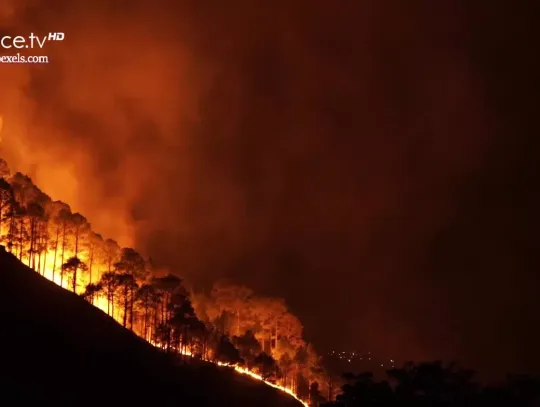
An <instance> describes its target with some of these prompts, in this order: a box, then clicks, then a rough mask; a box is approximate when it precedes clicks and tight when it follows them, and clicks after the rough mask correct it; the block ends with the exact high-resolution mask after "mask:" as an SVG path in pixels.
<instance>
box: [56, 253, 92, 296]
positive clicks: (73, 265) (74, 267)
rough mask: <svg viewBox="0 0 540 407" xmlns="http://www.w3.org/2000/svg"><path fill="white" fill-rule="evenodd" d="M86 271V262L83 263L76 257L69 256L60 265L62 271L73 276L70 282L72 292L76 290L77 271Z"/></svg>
mask: <svg viewBox="0 0 540 407" xmlns="http://www.w3.org/2000/svg"><path fill="white" fill-rule="evenodd" d="M79 270H80V271H86V270H88V268H87V266H86V264H84V263H83V262H82V261H81V260H80V259H79V258H78V257H75V256H73V257H70V258H69V259H68V260H67V261H66V262H65V263H64V264H63V265H62V271H63V272H65V273H66V272H67V273H68V274H71V275H72V276H73V279H72V282H73V286H72V290H73V292H76V290H77V272H78V271H79Z"/></svg>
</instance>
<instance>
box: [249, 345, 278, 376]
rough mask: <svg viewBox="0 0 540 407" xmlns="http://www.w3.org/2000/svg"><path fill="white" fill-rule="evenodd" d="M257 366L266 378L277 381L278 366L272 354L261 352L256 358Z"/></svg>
mask: <svg viewBox="0 0 540 407" xmlns="http://www.w3.org/2000/svg"><path fill="white" fill-rule="evenodd" d="M254 362H255V366H256V368H257V370H258V371H259V373H260V375H261V376H262V378H263V379H264V380H270V381H275V379H276V376H277V372H278V367H277V364H276V361H275V360H274V358H273V357H272V356H270V355H269V354H268V353H266V352H261V353H260V354H259V355H258V356H257V357H256V358H255V360H254Z"/></svg>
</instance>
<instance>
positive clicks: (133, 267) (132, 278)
mask: <svg viewBox="0 0 540 407" xmlns="http://www.w3.org/2000/svg"><path fill="white" fill-rule="evenodd" d="M114 268H115V271H116V273H117V275H118V278H119V284H120V285H121V286H123V287H124V289H125V290H127V291H125V292H124V305H125V306H127V305H128V304H129V307H130V309H129V311H130V313H129V315H130V321H129V322H130V327H131V329H133V304H134V303H135V290H136V288H137V281H144V280H145V279H146V277H147V268H146V262H145V261H144V259H143V258H142V256H141V255H140V254H139V253H137V252H136V251H135V250H133V249H131V248H124V249H122V251H121V253H120V260H119V261H118V262H117V263H115V265H114ZM128 295H129V297H130V298H129V300H128V299H127V296H128ZM126 316H127V309H124V326H126V321H125V319H126Z"/></svg>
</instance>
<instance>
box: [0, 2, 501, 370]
mask: <svg viewBox="0 0 540 407" xmlns="http://www.w3.org/2000/svg"><path fill="white" fill-rule="evenodd" d="M128 3H129V4H128ZM210 3H214V4H210ZM210 3H208V2H206V3H205V4H204V5H203V4H201V3H200V2H195V1H187V0H186V1H174V2H173V1H142V0H141V1H138V2H123V1H118V0H117V1H102V2H98V3H96V2H93V1H77V2H75V1H67V0H66V1H55V2H47V3H45V1H30V0H28V1H27V2H26V3H25V2H22V1H13V2H6V1H4V2H3V3H2V8H0V16H2V17H1V20H0V21H1V23H0V24H2V26H0V29H2V31H6V32H16V33H17V34H19V35H28V34H29V33H30V32H34V33H36V34H38V33H39V34H40V35H45V34H46V33H48V32H64V33H65V35H66V39H65V41H63V42H59V43H54V44H47V45H46V47H45V48H44V49H43V53H44V54H47V55H48V56H49V59H50V64H49V65H47V66H31V65H24V66H22V65H18V66H17V65H9V66H7V65H3V66H2V67H1V69H2V71H1V76H0V87H1V89H2V96H1V98H0V114H1V115H2V116H3V118H4V129H3V130H2V142H1V144H0V154H2V155H3V156H4V157H5V158H6V159H7V160H8V162H10V164H11V165H12V166H14V167H16V169H17V170H21V171H23V172H26V173H28V174H29V175H30V176H32V177H33V178H34V180H35V181H36V183H37V184H38V185H40V186H41V187H42V188H43V189H44V190H45V191H46V192H48V193H49V194H50V195H51V196H52V197H53V198H55V199H62V200H65V201H67V202H69V203H70V204H71V205H72V206H73V208H74V209H75V210H77V211H81V212H83V213H84V214H85V215H86V216H87V217H88V219H89V220H90V221H91V222H92V223H93V225H94V227H95V229H96V230H97V231H100V232H101V233H103V234H104V235H107V236H111V237H113V238H116V239H118V240H119V241H120V243H121V244H124V245H135V246H136V247H137V248H138V249H139V250H141V251H142V252H143V253H145V254H147V255H151V256H152V257H153V259H154V261H156V262H157V263H158V264H160V265H162V266H166V267H169V268H170V269H172V270H174V271H176V272H178V273H179V274H181V275H183V276H186V277H188V278H189V279H191V280H193V281H196V282H198V283H201V284H204V283H208V282H211V281H214V280H216V279H217V278H219V277H224V276H226V277H232V278H235V279H236V280H239V282H241V283H245V284H248V285H251V286H253V287H254V288H255V289H256V290H257V291H262V293H263V294H269V295H282V296H284V297H286V298H287V301H288V302H289V303H290V304H291V306H292V309H293V311H296V313H298V314H299V316H300V319H301V320H302V321H303V322H304V323H305V325H306V332H307V333H308V335H311V337H312V339H314V340H315V342H316V343H317V341H318V342H319V343H321V344H322V345H323V346H330V344H337V345H338V346H340V345H343V346H355V347H359V348H363V349H358V350H371V351H372V352H380V353H384V354H386V355H389V356H393V357H395V358H397V357H399V356H400V355H403V357H422V358H424V357H428V358H430V357H438V356H441V357H449V358H451V357H463V358H464V359H467V360H468V359H471V358H470V357H469V356H470V355H471V354H474V352H476V351H477V350H478V349H477V348H475V349H473V350H471V349H472V348H471V346H469V347H468V344H467V343H468V342H467V341H469V339H470V338H471V336H470V335H472V334H470V331H465V330H464V329H465V328H463V327H461V326H460V323H457V322H455V321H460V320H461V319H462V318H463V316H464V315H466V314H467V313H469V312H472V313H475V314H474V315H476V316H478V318H480V317H481V315H483V314H482V313H483V312H484V311H483V310H474V309H473V306H472V305H471V304H472V303H471V302H469V303H467V304H468V305H464V306H463V308H464V309H465V310H466V311H463V310H462V309H461V305H462V304H460V301H461V300H459V298H460V293H461V292H462V291H460V290H462V288H463V286H464V285H466V283H464V280H463V279H464V277H463V275H461V274H460V275H459V276H457V277H456V278H453V277H450V276H449V275H448V274H444V278H439V277H438V274H437V273H436V272H435V270H434V269H437V267H439V265H441V264H446V262H447V260H448V258H449V257H451V256H454V255H455V253H456V252H460V251H461V253H465V252H467V253H469V252H468V250H469V247H470V246H466V245H465V243H463V245H464V246H466V247H465V248H463V247H461V246H460V244H462V243H460V242H455V241H454V242H453V244H454V246H453V247H446V248H445V249H444V250H443V249H441V247H443V246H444V244H442V243H441V242H443V241H445V239H446V237H447V236H446V235H447V234H448V233H450V232H448V230H449V228H451V227H452V225H453V224H454V223H455V222H458V221H462V220H463V219H466V218H467V216H468V215H463V216H462V215H461V214H460V213H459V211H460V210H465V209H463V208H464V205H465V204H464V200H465V199H469V198H468V197H469V196H470V194H469V192H470V190H469V189H470V188H474V187H471V182H472V181H470V180H471V179H474V180H476V179H480V178H481V175H482V174H484V173H487V171H488V169H489V168H490V167H489V165H490V164H489V163H490V160H492V159H493V157H494V152H495V151H499V150H498V147H499V143H500V140H499V139H496V138H494V137H493V134H494V131H495V130H494V129H493V127H494V126H495V124H494V123H495V110H494V108H493V105H492V104H491V103H492V101H491V100H489V99H488V97H487V93H486V92H487V89H486V86H487V80H486V78H484V77H483V76H481V75H480V74H481V73H482V69H484V68H485V66H481V65H479V64H478V61H476V60H475V58H476V55H475V54H474V52H476V51H477V49H476V48H475V46H476V45H475V44H476V43H475V42H474V41H473V40H479V39H478V38H479V37H478V35H477V32H476V31H473V28H472V27H473V24H471V21H472V20H471V21H469V20H468V18H470V17H471V14H470V10H466V8H465V7H461V3H460V2H439V3H437V5H434V4H432V3H431V2H426V3H425V4H424V5H421V2H418V3H416V4H415V5H412V4H408V5H407V6H405V5H404V3H401V2H391V1H390V2H388V3H386V4H384V5H383V4H382V2H381V3H377V5H375V3H374V2H360V1H355V2H352V1H351V2H349V1H341V2H340V6H335V7H330V6H328V4H327V2H317V1H314V2H303V1H297V2H293V3H294V4H291V3H285V2H280V1H277V2H267V3H266V4H265V5H264V7H262V6H261V4H258V5H255V2H250V1H247V0H246V1H237V2H234V7H233V5H232V4H231V3H230V2H227V4H226V5H225V3H224V2H217V1H216V2H210ZM45 4H46V5H45ZM463 4H464V3H463ZM2 27H4V28H2ZM487 36H488V35H487V34H486V37H487ZM479 41H480V40H479ZM478 52H480V51H478ZM499 130H500V129H497V131H499ZM467 194H468V195H467ZM465 196H466V198H465ZM471 199H472V198H471ZM465 206H466V205H465ZM458 223H459V222H458ZM471 223H473V222H469V225H470V224H471ZM452 233H453V232H452ZM466 233H467V232H465V234H466ZM479 233H480V232H479ZM466 238H467V236H465V237H464V239H466ZM470 245H471V246H474V242H470ZM432 250H433V252H432ZM434 252H436V253H438V256H439V257H437V259H435V260H433V253H434ZM470 255H471V256H475V253H470ZM495 263H496V261H495ZM464 267H467V265H465V266H464ZM471 272H475V270H471ZM499 283H500V281H499V282H497V283H496V284H497V287H498V288H497V289H496V291H497V290H499V289H500V287H502V286H503V285H504V284H503V285H499ZM494 284H495V283H494ZM497 292H499V291H497ZM441 296H442V297H444V302H441V300H440V299H441V298H442V297H441ZM494 297H496V295H494ZM491 300H493V301H496V299H493V298H492V299H490V301H491ZM471 301H473V302H474V300H471ZM467 306H468V307H469V308H467ZM458 308H459V310H458ZM452 321H453V322H452ZM454 322H455V323H454ZM493 323H494V324H496V323H495V322H493ZM492 328H493V327H492ZM493 329H496V327H495V328H493ZM456 330H457V331H456ZM329 332H332V334H331V333H329ZM468 335H469V336H468ZM474 335H477V336H475V338H478V337H480V336H478V335H480V334H479V333H478V332H476V333H474ZM366 348H369V349H366ZM484 356H485V358H488V355H487V353H486V355H483V357H484ZM483 361H484V362H485V360H484V359H483Z"/></svg>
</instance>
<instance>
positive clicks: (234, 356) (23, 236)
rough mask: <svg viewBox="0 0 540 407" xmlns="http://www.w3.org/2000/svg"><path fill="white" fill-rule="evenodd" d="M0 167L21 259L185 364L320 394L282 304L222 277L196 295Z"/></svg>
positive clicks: (8, 236) (321, 375)
mask: <svg viewBox="0 0 540 407" xmlns="http://www.w3.org/2000/svg"><path fill="white" fill-rule="evenodd" d="M0 171H1V173H0V177H1V178H0V238H1V242H2V244H3V245H4V246H5V249H6V251H8V252H10V253H11V254H13V255H14V256H15V257H17V258H18V259H19V260H20V261H21V262H22V263H24V264H25V265H27V266H28V267H30V268H31V269H33V270H34V271H36V272H37V273H39V274H40V275H42V276H43V277H45V278H47V279H48V280H50V281H53V282H54V283H56V284H58V285H59V286H61V287H63V288H64V289H66V290H70V291H72V292H74V293H76V294H78V295H80V296H81V297H83V298H84V299H85V300H87V301H88V302H90V303H91V304H93V305H94V306H95V307H97V308H99V309H101V310H102V311H103V312H105V313H106V314H107V315H109V316H110V317H112V318H114V319H115V320H116V321H117V322H118V323H119V324H121V325H122V326H123V327H125V328H127V329H130V330H131V331H133V332H134V333H136V334H137V335H138V336H140V337H141V338H143V339H145V340H146V341H148V342H150V343H151V344H153V345H154V346H157V347H159V348H160V349H162V350H163V351H164V352H166V353H170V354H178V355H179V357H181V358H182V359H183V360H184V361H185V362H186V363H190V362H195V360H203V361H208V362H213V363H216V364H219V365H226V366H231V367H233V368H234V369H235V370H236V371H237V372H239V373H242V374H245V375H248V376H250V377H252V378H254V379H257V380H262V381H265V382H266V383H267V384H269V385H270V386H272V387H276V388H278V389H280V390H282V391H284V392H286V393H288V394H290V395H292V396H294V397H295V398H297V399H298V400H300V401H301V400H310V399H312V398H313V397H320V394H321V393H323V392H325V391H328V389H326V387H325V386H326V385H327V383H328V382H329V380H328V379H327V377H326V374H325V372H324V369H323V367H322V365H321V359H320V358H319V356H318V355H317V354H316V353H315V351H314V349H313V347H312V346H311V345H310V344H309V343H306V341H304V339H303V338H302V324H301V322H300V321H299V319H298V318H297V317H295V316H294V315H292V314H291V313H290V312H289V311H288V309H287V305H286V304H285V302H284V300H282V299H279V298H269V297H261V296H257V295H256V294H255V293H254V292H253V291H252V290H250V289H249V288H247V287H245V286H240V285H235V284H233V283H230V282H228V281H218V282H216V283H215V284H214V286H213V287H212V289H211V290H210V291H209V292H204V291H196V290H194V289H192V288H191V287H190V286H189V284H187V283H186V282H185V281H183V280H182V279H181V278H180V277H178V276H177V275H176V274H175V273H169V272H164V271H163V270H157V269H156V268H155V267H154V266H153V264H152V261H151V260H150V259H146V258H144V256H142V255H141V254H140V253H138V252H137V251H136V250H134V249H132V248H123V247H120V245H119V244H118V243H117V242H116V241H114V240H112V239H108V238H106V237H103V236H101V235H100V234H99V233H97V232H96V231H94V230H93V229H92V226H91V224H90V223H89V221H88V220H87V219H86V218H85V217H84V216H83V215H82V214H80V213H73V212H72V211H71V209H70V206H69V205H68V204H66V203H64V202H61V201H54V200H52V199H51V198H50V197H49V196H48V195H46V194H45V193H44V192H43V191H41V190H40V189H39V188H38V187H37V186H36V185H34V184H33V182H32V180H31V179H30V178H29V177H28V176H26V175H24V174H21V173H19V172H16V173H13V174H12V173H11V172H10V169H9V167H8V165H7V163H6V162H5V161H4V160H1V161H0ZM304 404H306V403H305V402H304Z"/></svg>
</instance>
